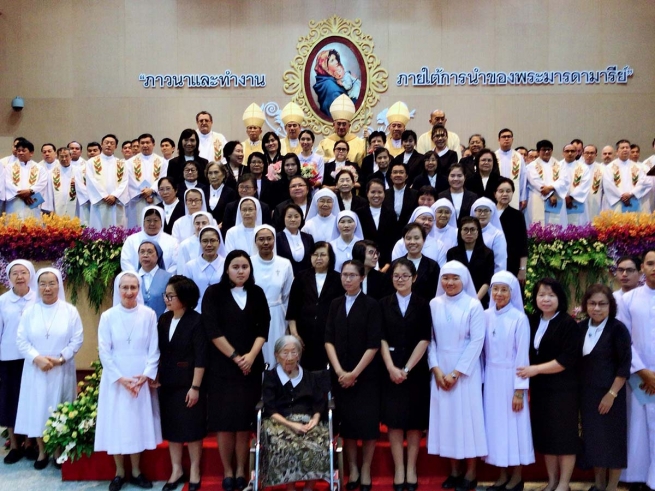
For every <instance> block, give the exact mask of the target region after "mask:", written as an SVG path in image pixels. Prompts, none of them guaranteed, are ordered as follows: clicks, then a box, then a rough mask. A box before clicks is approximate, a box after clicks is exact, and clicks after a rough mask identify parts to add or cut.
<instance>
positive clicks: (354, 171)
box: [332, 165, 359, 182]
mask: <svg viewBox="0 0 655 491" xmlns="http://www.w3.org/2000/svg"><path fill="white" fill-rule="evenodd" d="M342 170H347V171H350V173H351V174H352V175H353V179H354V182H357V179H359V176H358V175H357V169H356V168H355V166H353V165H340V166H338V167H336V168H335V169H334V172H332V177H337V174H338V173H339V172H340V171H342Z"/></svg>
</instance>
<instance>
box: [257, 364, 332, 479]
mask: <svg viewBox="0 0 655 491" xmlns="http://www.w3.org/2000/svg"><path fill="white" fill-rule="evenodd" d="M312 373H313V375H314V376H315V377H316V379H317V380H318V382H319V385H320V387H321V389H322V391H323V393H324V394H326V395H327V423H328V431H329V440H328V447H329V448H328V450H329V452H328V453H329V460H330V479H329V481H327V480H326V481H327V482H329V485H330V487H329V491H341V489H342V485H343V442H342V440H341V438H338V437H335V435H334V422H333V415H334V399H332V384H331V381H330V372H329V370H319V371H315V372H312ZM256 410H257V427H256V435H255V438H253V440H252V444H251V446H250V483H249V484H248V487H247V488H246V489H245V490H244V491H261V490H262V489H263V483H262V476H261V474H262V461H261V460H262V454H263V450H264V447H263V446H262V445H263V443H262V417H263V412H264V401H263V400H260V401H259V403H257V406H256ZM321 419H322V420H323V419H324V418H321Z"/></svg>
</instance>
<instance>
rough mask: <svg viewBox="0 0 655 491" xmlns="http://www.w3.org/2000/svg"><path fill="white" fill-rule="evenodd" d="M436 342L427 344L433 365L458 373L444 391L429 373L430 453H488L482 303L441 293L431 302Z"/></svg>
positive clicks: (461, 455)
mask: <svg viewBox="0 0 655 491" xmlns="http://www.w3.org/2000/svg"><path fill="white" fill-rule="evenodd" d="M430 312H431V314H432V341H431V342H430V346H429V347H428V364H429V365H430V369H432V368H434V367H437V366H438V367H439V368H440V369H441V370H442V371H443V373H444V374H445V375H447V374H449V373H451V372H452V371H453V370H457V371H458V372H460V374H461V375H460V377H459V379H458V380H457V383H456V384H455V386H454V387H453V388H452V389H450V390H449V391H444V390H442V389H440V388H439V387H438V386H437V383H436V380H435V378H434V376H431V377H430V423H429V429H428V441H427V446H428V453H429V454H432V455H440V456H442V457H448V458H452V459H465V458H473V457H483V456H485V455H487V440H486V436H485V429H484V413H483V410H482V368H481V362H480V354H481V352H482V346H483V344H484V334H485V322H484V311H483V310H482V305H481V304H480V302H479V301H478V300H477V299H476V298H472V297H470V296H468V295H467V294H466V292H464V291H462V292H460V293H459V294H458V295H455V296H454V297H449V296H448V295H440V296H438V297H436V298H433V299H432V300H431V301H430Z"/></svg>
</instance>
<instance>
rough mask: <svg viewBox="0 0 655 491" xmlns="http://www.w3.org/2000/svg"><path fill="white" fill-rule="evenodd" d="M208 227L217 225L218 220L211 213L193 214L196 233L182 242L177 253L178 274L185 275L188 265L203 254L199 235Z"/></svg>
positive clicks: (200, 212)
mask: <svg viewBox="0 0 655 491" xmlns="http://www.w3.org/2000/svg"><path fill="white" fill-rule="evenodd" d="M208 225H216V220H214V218H213V217H212V215H211V213H209V212H207V211H199V212H197V213H194V214H193V229H194V230H195V233H194V234H193V235H192V236H191V237H189V238H187V239H184V240H183V241H182V242H180V247H179V248H178V251H177V274H183V272H184V267H185V266H186V263H188V262H189V261H191V260H192V259H195V258H197V257H198V256H199V255H200V254H201V253H202V251H201V250H200V241H199V240H198V234H199V233H200V231H201V230H202V229H203V228H205V227H206V226H208Z"/></svg>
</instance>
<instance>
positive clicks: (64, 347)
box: [15, 268, 83, 470]
mask: <svg viewBox="0 0 655 491" xmlns="http://www.w3.org/2000/svg"><path fill="white" fill-rule="evenodd" d="M36 278H37V284H38V289H39V290H38V291H39V300H38V301H37V302H36V303H35V304H34V305H32V306H31V307H29V308H28V309H27V310H25V313H24V314H23V316H22V317H21V320H20V324H19V326H18V335H17V337H16V345H17V347H18V350H19V351H20V353H21V354H22V355H23V356H24V357H25V365H24V366H23V377H22V380H21V386H20V399H19V401H18V413H17V416H16V428H15V430H16V431H17V432H18V433H20V434H24V435H27V436H28V437H29V438H36V442H37V445H38V446H39V457H38V458H37V460H36V462H34V468H35V469H38V470H41V469H44V468H45V467H46V466H47V465H48V456H47V455H46V453H45V445H44V443H43V431H44V430H45V424H46V421H48V418H49V417H50V414H51V413H52V410H53V409H54V408H56V407H57V405H58V404H61V403H62V402H66V401H72V400H74V399H75V396H76V394H77V391H76V389H77V380H76V378H75V361H74V360H73V357H74V356H75V353H77V352H78V351H79V349H80V347H81V346H82V338H83V329H82V320H81V319H80V314H79V313H78V312H77V309H76V308H75V307H73V306H72V305H71V304H69V303H67V302H66V299H65V295H64V283H63V281H62V279H61V273H60V272H59V270H57V269H55V268H43V269H40V270H39V271H38V273H37V274H36Z"/></svg>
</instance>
